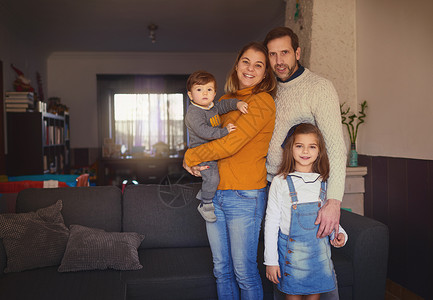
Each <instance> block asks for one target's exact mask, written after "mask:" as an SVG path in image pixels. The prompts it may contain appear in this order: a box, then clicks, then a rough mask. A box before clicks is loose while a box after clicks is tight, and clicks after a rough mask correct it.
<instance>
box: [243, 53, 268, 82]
mask: <svg viewBox="0 0 433 300" xmlns="http://www.w3.org/2000/svg"><path fill="white" fill-rule="evenodd" d="M265 72H266V56H265V54H264V53H262V52H260V51H256V50H254V49H251V48H250V49H248V50H247V51H245V52H244V53H243V54H242V56H241V58H240V59H239V62H238V64H237V65H236V73H237V75H238V79H239V88H240V89H245V88H248V87H252V86H255V85H257V84H258V83H260V82H261V81H262V80H263V78H265Z"/></svg>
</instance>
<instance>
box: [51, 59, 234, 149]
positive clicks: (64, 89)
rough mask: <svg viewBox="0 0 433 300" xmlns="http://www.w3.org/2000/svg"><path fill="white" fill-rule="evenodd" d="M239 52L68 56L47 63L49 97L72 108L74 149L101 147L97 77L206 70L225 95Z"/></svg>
mask: <svg viewBox="0 0 433 300" xmlns="http://www.w3.org/2000/svg"><path fill="white" fill-rule="evenodd" d="M235 58H236V53H137V52H133V53H96V52H92V53H77V52H74V53H65V52H57V53H53V54H52V55H50V57H49V58H48V62H47V69H48V83H49V84H48V95H49V96H51V97H53V96H57V97H60V98H61V101H62V103H63V104H66V105H67V106H69V108H70V118H71V147H72V148H97V147H99V146H100V145H98V128H97V104H96V95H97V90H96V75H97V74H190V73H192V72H193V71H195V70H198V69H205V70H207V71H208V72H211V73H213V74H214V75H215V76H216V79H217V82H218V95H217V97H218V96H222V95H223V87H224V83H225V78H226V75H227V72H228V71H229V69H230V68H231V67H232V65H233V62H234V60H235Z"/></svg>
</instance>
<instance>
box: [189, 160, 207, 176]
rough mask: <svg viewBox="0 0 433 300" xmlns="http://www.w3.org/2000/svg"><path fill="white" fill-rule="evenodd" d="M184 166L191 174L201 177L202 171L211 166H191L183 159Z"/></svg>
mask: <svg viewBox="0 0 433 300" xmlns="http://www.w3.org/2000/svg"><path fill="white" fill-rule="evenodd" d="M183 168H184V169H185V170H187V171H188V173H190V174H191V175H193V176H195V177H201V174H200V172H201V171H203V170H206V169H209V166H193V167H190V166H188V165H187V164H186V163H185V160H183Z"/></svg>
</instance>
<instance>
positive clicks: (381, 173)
mask: <svg viewBox="0 0 433 300" xmlns="http://www.w3.org/2000/svg"><path fill="white" fill-rule="evenodd" d="M359 162H360V163H361V164H362V165H363V166H367V168H368V174H367V176H366V177H365V205H364V210H365V212H364V213H365V215H366V216H369V217H371V218H374V219H376V220H379V221H381V222H383V223H385V224H387V225H388V228H389V259H388V278H390V279H391V280H392V281H394V282H397V283H398V284H400V285H402V286H404V287H405V288H406V289H409V290H410V291H412V292H414V293H416V294H417V295H419V296H422V297H424V299H431V287H430V286H429V285H427V284H426V283H427V282H428V278H431V270H432V269H433V259H432V255H431V253H433V234H432V232H433V161H432V160H421V159H407V158H394V157H383V156H367V155H360V156H359ZM411 299H412V298H411ZM414 299H415V298H414Z"/></svg>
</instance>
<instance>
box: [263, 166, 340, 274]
mask: <svg viewBox="0 0 433 300" xmlns="http://www.w3.org/2000/svg"><path fill="white" fill-rule="evenodd" d="M290 175H292V181H293V185H294V186H295V190H296V193H297V196H298V203H308V202H316V201H318V200H319V196H320V186H321V183H322V181H321V179H320V174H317V173H301V172H294V173H290ZM291 206H292V201H291V199H290V191H289V186H288V184H287V181H286V179H284V177H283V176H282V175H278V176H275V177H274V179H273V180H272V184H271V188H270V190H269V199H268V206H267V209H266V219H265V262H264V264H265V265H269V266H278V231H279V230H281V232H282V233H284V234H286V235H289V233H290V220H291ZM339 232H341V233H343V234H344V236H345V244H346V242H347V239H348V236H347V233H346V232H345V231H344V229H343V228H342V227H341V226H340V228H339ZM333 234H334V233H332V234H331V236H330V238H331V239H333V238H334V236H333Z"/></svg>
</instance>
